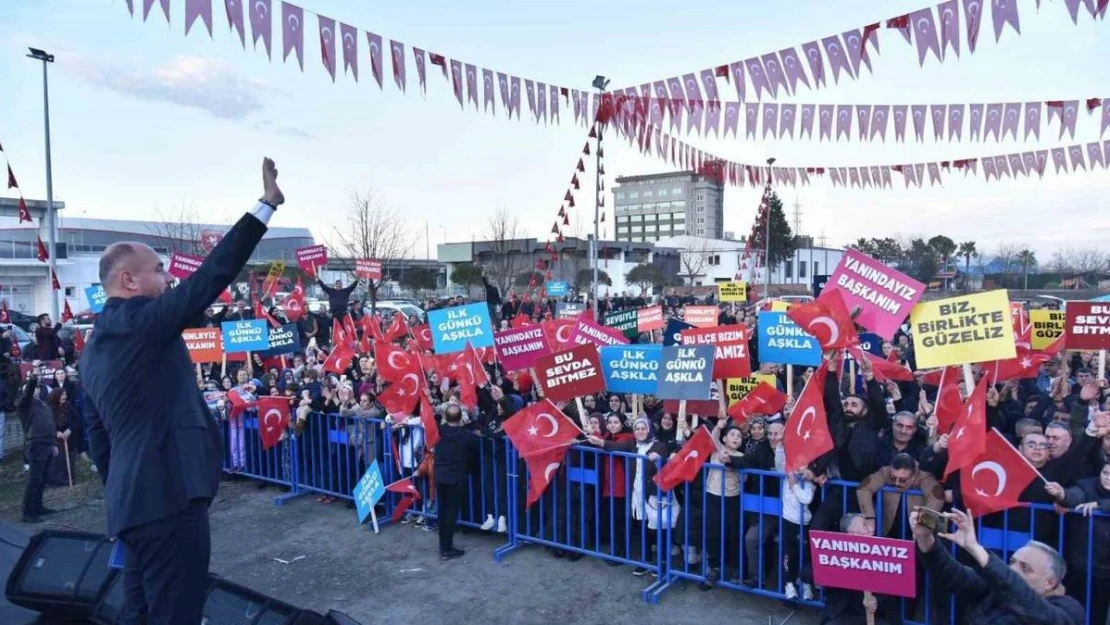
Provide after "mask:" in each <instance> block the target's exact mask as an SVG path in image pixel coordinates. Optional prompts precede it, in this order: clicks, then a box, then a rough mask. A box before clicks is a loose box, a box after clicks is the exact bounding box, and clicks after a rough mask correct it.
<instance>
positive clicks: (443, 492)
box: [436, 483, 466, 553]
mask: <svg viewBox="0 0 1110 625" xmlns="http://www.w3.org/2000/svg"><path fill="white" fill-rule="evenodd" d="M465 489H466V485H465V484H439V483H437V484H436V498H437V499H438V500H439V501H438V505H439V551H440V553H443V552H446V551H450V550H452V549H454V548H455V528H456V527H458V525H459V509H460V508H462V502H463V494H464V493H465Z"/></svg>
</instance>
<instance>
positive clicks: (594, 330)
mask: <svg viewBox="0 0 1110 625" xmlns="http://www.w3.org/2000/svg"><path fill="white" fill-rule="evenodd" d="M570 342H571V344H573V345H593V346H594V347H598V348H600V347H610V346H613V345H628V338H627V337H625V335H624V333H623V332H621V331H620V330H614V329H613V328H608V327H605V326H599V325H597V324H596V323H594V322H593V320H592V319H586V318H585V317H579V318H578V320H577V322H576V323H575V326H574V331H573V332H571V334H570Z"/></svg>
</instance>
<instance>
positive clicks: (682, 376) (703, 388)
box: [656, 345, 713, 399]
mask: <svg viewBox="0 0 1110 625" xmlns="http://www.w3.org/2000/svg"><path fill="white" fill-rule="evenodd" d="M712 386H713V346H712V345H699V346H697V347H687V346H684V345H675V346H672V347H664V348H663V371H662V374H661V375H660V377H659V390H658V392H657V393H656V395H658V396H659V397H660V398H662V399H710V388H712Z"/></svg>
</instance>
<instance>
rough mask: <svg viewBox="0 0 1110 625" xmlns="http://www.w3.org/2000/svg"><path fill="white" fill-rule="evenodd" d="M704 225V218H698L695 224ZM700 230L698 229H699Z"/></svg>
mask: <svg viewBox="0 0 1110 625" xmlns="http://www.w3.org/2000/svg"><path fill="white" fill-rule="evenodd" d="M704 223H705V217H698V219H697V224H698V225H699V226H700V225H702V224H704ZM699 229H700V228H699Z"/></svg>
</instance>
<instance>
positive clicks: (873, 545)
mask: <svg viewBox="0 0 1110 625" xmlns="http://www.w3.org/2000/svg"><path fill="white" fill-rule="evenodd" d="M809 551H810V557H811V562H812V563H813V582H814V583H815V584H817V585H818V586H826V587H829V588H846V589H849V590H860V591H870V592H873V593H875V594H880V595H894V596H897V597H914V596H916V595H917V566H916V558H917V550H916V548H915V547H914V544H913V541H912V540H895V539H892V538H878V537H875V536H855V535H852V534H840V533H836V532H819V531H816V530H814V531H811V532H810V533H809Z"/></svg>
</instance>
